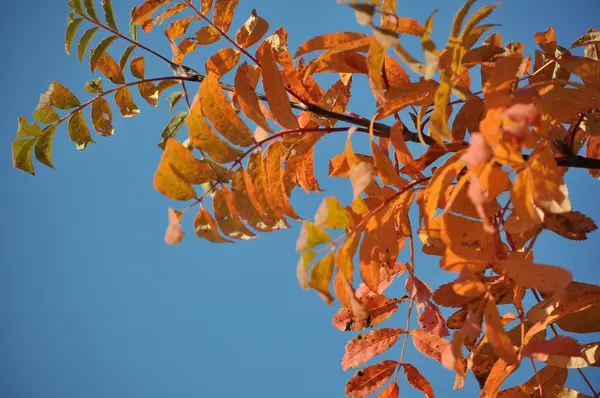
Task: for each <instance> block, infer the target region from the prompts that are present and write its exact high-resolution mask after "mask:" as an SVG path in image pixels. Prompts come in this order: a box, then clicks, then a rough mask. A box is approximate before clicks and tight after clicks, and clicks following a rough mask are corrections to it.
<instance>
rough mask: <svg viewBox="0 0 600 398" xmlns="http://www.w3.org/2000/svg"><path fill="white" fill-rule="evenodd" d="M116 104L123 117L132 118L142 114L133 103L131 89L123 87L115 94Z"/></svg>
mask: <svg viewBox="0 0 600 398" xmlns="http://www.w3.org/2000/svg"><path fill="white" fill-rule="evenodd" d="M115 102H116V103H117V106H118V107H119V111H120V112H121V116H123V117H132V116H135V115H137V114H139V113H140V110H139V108H138V107H137V105H136V104H135V102H133V97H132V96H131V91H129V87H121V88H120V89H118V90H117V92H116V93H115Z"/></svg>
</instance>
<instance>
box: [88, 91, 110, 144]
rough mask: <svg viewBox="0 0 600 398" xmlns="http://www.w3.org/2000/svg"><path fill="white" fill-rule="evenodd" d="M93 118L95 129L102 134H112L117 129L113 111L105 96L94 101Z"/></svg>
mask: <svg viewBox="0 0 600 398" xmlns="http://www.w3.org/2000/svg"><path fill="white" fill-rule="evenodd" d="M91 119H92V125H93V126H94V130H96V132H97V133H98V134H100V135H104V136H108V135H112V134H113V132H114V131H115V129H114V128H113V126H112V111H111V110H110V105H109V104H108V101H107V100H106V99H105V98H104V97H100V98H98V99H97V100H96V101H94V102H92V109H91Z"/></svg>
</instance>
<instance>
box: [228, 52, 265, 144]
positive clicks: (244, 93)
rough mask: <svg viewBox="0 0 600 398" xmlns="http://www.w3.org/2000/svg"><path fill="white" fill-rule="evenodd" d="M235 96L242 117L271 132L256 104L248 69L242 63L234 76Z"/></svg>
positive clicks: (256, 99) (256, 98) (246, 64)
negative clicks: (242, 113)
mask: <svg viewBox="0 0 600 398" xmlns="http://www.w3.org/2000/svg"><path fill="white" fill-rule="evenodd" d="M235 94H236V96H237V99H238V101H239V103H240V106H241V108H242V111H243V112H244V115H246V117H247V118H248V119H250V120H252V121H253V122H254V123H256V124H257V125H258V126H260V127H262V128H263V129H265V130H266V131H270V132H273V130H272V129H271V127H270V126H269V124H268V123H267V120H266V119H265V116H264V115H263V113H262V111H261V109H260V106H259V104H258V97H257V96H256V92H255V91H254V87H253V86H252V83H251V81H250V69H249V67H248V63H247V62H244V63H243V64H242V65H240V67H239V68H238V69H237V72H236V74H235Z"/></svg>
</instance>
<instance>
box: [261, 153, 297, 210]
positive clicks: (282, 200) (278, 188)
mask: <svg viewBox="0 0 600 398" xmlns="http://www.w3.org/2000/svg"><path fill="white" fill-rule="evenodd" d="M282 161H283V144H282V143H281V141H277V142H273V143H271V144H270V145H269V147H268V149H267V158H266V166H267V181H268V189H269V190H270V193H271V195H272V197H273V199H274V202H273V204H274V205H275V210H279V211H280V212H281V213H282V214H285V215H287V216H289V217H291V218H293V219H296V220H301V219H302V218H301V217H300V216H298V214H296V212H295V211H294V209H293V207H292V205H291V204H290V201H289V199H288V196H287V195H286V192H285V188H284V185H283V171H282V166H281V163H282Z"/></svg>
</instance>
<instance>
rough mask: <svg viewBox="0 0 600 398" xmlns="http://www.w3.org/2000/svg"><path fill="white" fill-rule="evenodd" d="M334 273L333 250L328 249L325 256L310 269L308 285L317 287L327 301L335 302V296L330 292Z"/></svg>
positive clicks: (328, 302) (320, 294) (329, 302)
mask: <svg viewBox="0 0 600 398" xmlns="http://www.w3.org/2000/svg"><path fill="white" fill-rule="evenodd" d="M332 275H333V251H331V250H330V251H328V252H327V254H326V255H325V257H323V258H321V259H320V260H319V261H317V262H316V263H315V265H314V266H313V268H312V269H311V270H310V277H309V280H308V285H309V286H310V287H311V288H313V289H315V290H316V291H317V293H319V296H321V298H322V299H323V300H324V301H325V302H326V303H327V304H331V303H332V302H333V296H332V295H331V293H330V292H329V283H330V282H331V276H332Z"/></svg>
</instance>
